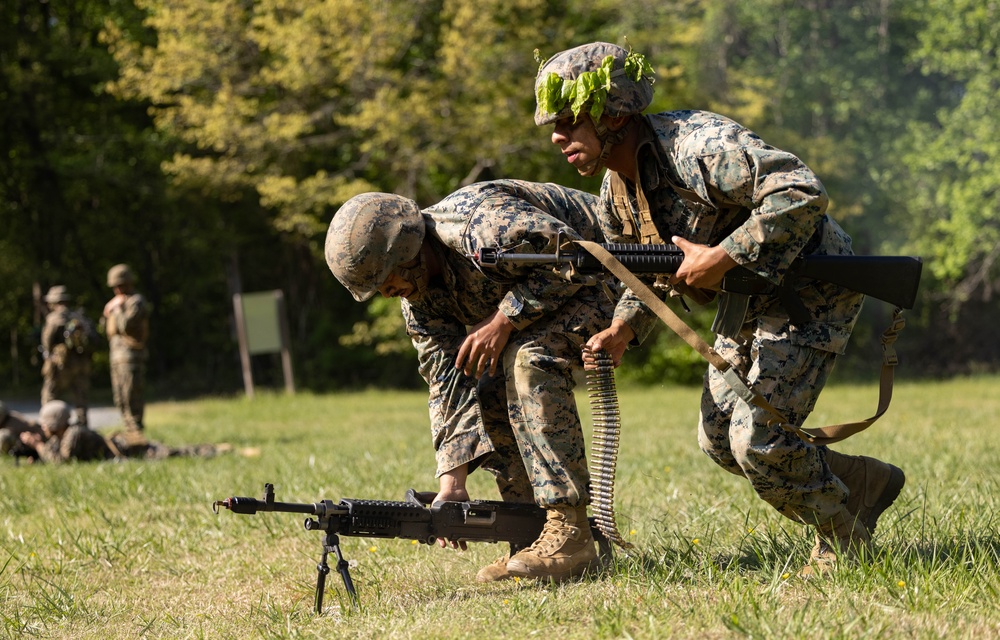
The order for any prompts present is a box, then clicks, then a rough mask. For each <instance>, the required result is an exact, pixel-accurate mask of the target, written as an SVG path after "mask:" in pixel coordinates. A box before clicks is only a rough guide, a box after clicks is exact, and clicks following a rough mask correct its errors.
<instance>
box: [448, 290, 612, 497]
mask: <svg viewBox="0 0 1000 640" xmlns="http://www.w3.org/2000/svg"><path fill="white" fill-rule="evenodd" d="M581 298H582V300H583V301H580V300H577V299H574V300H572V301H570V302H568V303H567V304H566V305H565V306H564V307H563V308H562V309H560V310H559V312H557V313H555V314H552V315H550V316H549V317H547V318H544V319H542V320H540V321H538V322H535V323H534V324H532V325H531V326H529V327H527V328H525V329H523V330H521V331H518V332H515V333H514V334H512V335H511V338H510V340H509V342H508V343H507V345H506V347H505V348H504V351H503V363H502V368H498V372H497V374H496V376H493V377H490V376H488V375H487V376H483V378H482V379H480V381H479V385H478V388H477V395H478V398H477V401H478V404H479V414H480V416H481V418H482V420H481V422H478V423H477V424H474V425H468V428H469V429H470V430H472V431H474V432H476V431H478V433H470V434H466V435H467V436H468V437H466V438H449V439H448V442H450V443H452V445H451V446H450V447H445V448H443V449H439V450H438V469H439V472H440V471H441V470H442V468H443V469H444V470H447V469H448V468H454V466H457V465H455V464H453V463H454V462H461V461H468V460H470V459H472V457H473V456H477V459H475V460H474V461H473V462H472V464H471V465H470V466H471V467H473V468H474V467H476V466H482V467H483V468H484V469H486V470H488V471H490V472H491V473H492V474H493V475H494V476H495V477H496V480H497V486H498V488H499V489H500V495H501V496H502V497H503V499H504V500H506V501H510V502H531V501H532V500H533V501H534V502H535V504H537V505H539V506H543V507H544V506H551V505H568V506H583V505H586V504H588V502H589V500H590V494H589V489H588V485H589V482H590V473H589V470H588V468H587V457H586V451H585V445H584V437H583V427H582V425H581V423H580V416H579V414H578V412H577V408H576V398H575V396H574V393H573V390H574V388H575V386H576V379H577V376H578V375H580V374H582V371H583V362H582V359H581V348H582V346H583V344H584V343H585V342H586V340H587V339H588V338H590V336H591V335H593V334H594V333H597V332H598V331H600V330H602V329H604V328H605V327H607V326H608V324H610V322H611V317H612V313H613V310H614V307H613V305H612V304H611V302H610V301H607V300H606V298H605V297H604V295H603V294H602V293H600V292H599V291H596V290H595V291H593V292H587V295H586V296H581ZM469 442H476V443H478V445H477V449H476V451H474V452H470V451H469V448H468V446H467V443H469ZM484 454H485V457H480V456H483V455H484ZM449 463H452V464H451V466H450V467H449V466H448V465H449Z"/></svg>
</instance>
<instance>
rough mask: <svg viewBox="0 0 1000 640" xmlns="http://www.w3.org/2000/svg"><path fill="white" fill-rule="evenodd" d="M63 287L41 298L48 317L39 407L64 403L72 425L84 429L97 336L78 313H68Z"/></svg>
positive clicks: (87, 321)
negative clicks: (72, 413) (72, 412)
mask: <svg viewBox="0 0 1000 640" xmlns="http://www.w3.org/2000/svg"><path fill="white" fill-rule="evenodd" d="M70 299H71V298H70V295H69V292H68V291H67V290H66V287H64V286H61V285H57V286H54V287H52V288H51V289H49V291H48V293H46V294H45V303H46V305H48V308H49V313H48V315H46V316H45V326H44V327H43V328H42V345H41V350H42V358H43V359H44V362H43V363H42V404H43V405H44V404H46V403H47V402H50V401H52V400H65V401H67V402H69V403H71V404H72V405H73V406H74V407H75V413H76V423H77V424H78V425H80V426H82V427H86V426H87V397H88V395H89V392H90V366H91V356H92V355H93V352H94V342H95V341H96V339H97V333H96V332H95V331H94V325H93V323H92V322H91V321H90V320H89V319H88V318H87V317H86V316H85V315H84V314H83V310H82V309H77V310H75V311H70V309H69V307H68V306H67V304H68V303H69V301H70Z"/></svg>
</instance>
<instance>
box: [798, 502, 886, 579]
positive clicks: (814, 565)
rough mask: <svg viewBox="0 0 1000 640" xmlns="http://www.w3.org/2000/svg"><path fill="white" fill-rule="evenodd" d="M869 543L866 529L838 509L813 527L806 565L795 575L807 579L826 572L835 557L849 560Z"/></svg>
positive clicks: (832, 565) (842, 510)
mask: <svg viewBox="0 0 1000 640" xmlns="http://www.w3.org/2000/svg"><path fill="white" fill-rule="evenodd" d="M870 543H871V535H869V534H868V529H866V528H865V526H864V525H863V524H861V521H860V520H858V519H857V518H855V517H854V515H853V514H851V513H849V512H848V511H847V509H846V508H842V509H841V510H840V511H839V512H837V514H836V515H835V516H834V517H833V518H831V519H830V520H829V521H827V522H825V523H823V524H820V525H817V526H816V545H815V546H814V547H813V549H812V553H810V554H809V564H807V565H806V566H805V567H804V568H803V569H802V570H801V571H800V572H799V575H800V576H802V577H803V578H808V577H810V576H814V575H822V574H824V573H827V572H828V571H831V570H833V569H834V567H835V566H836V563H837V561H838V559H843V560H853V559H854V558H856V557H857V554H858V552H860V551H861V550H862V549H868V548H869V544H870Z"/></svg>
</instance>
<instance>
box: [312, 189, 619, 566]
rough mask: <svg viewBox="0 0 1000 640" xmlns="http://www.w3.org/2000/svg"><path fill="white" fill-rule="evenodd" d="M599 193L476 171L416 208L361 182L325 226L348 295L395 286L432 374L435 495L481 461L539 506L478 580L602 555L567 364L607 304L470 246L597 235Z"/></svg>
mask: <svg viewBox="0 0 1000 640" xmlns="http://www.w3.org/2000/svg"><path fill="white" fill-rule="evenodd" d="M595 205H596V198H594V196H592V195H590V194H586V193H582V192H579V191H574V190H571V189H566V188H564V187H560V186H558V185H552V184H537V183H529V182H522V181H516V180H498V181H494V182H485V183H479V184H473V185H471V186H469V187H465V188H463V189H460V190H459V191H456V192H455V193H453V194H452V195H450V196H448V197H447V198H445V199H444V200H443V201H441V202H439V203H438V204H436V205H433V206H431V207H429V208H427V209H424V210H423V211H421V210H420V209H419V207H418V206H417V203H415V202H413V201H412V200H409V199H407V198H403V197H400V196H395V195H390V194H384V193H367V194H363V195H360V196H357V197H354V198H352V199H351V200H349V201H348V202H346V203H345V204H344V205H343V206H342V207H341V208H340V210H339V211H338V212H337V214H336V215H335V216H334V218H333V220H332V221H331V223H330V228H329V230H328V233H327V236H326V261H327V265H328V266H329V267H330V270H331V271H332V272H333V274H334V276H336V278H337V280H339V281H340V283H341V284H342V285H344V287H346V288H347V289H348V291H350V292H351V294H352V295H353V296H354V298H355V299H356V300H358V301H363V300H367V299H369V298H371V297H372V296H373V295H375V294H376V293H381V294H382V295H383V296H385V297H400V298H402V311H403V316H404V319H405V323H406V330H407V333H408V334H409V336H410V338H411V339H412V341H413V345H414V347H415V348H416V350H417V354H418V357H419V368H420V374H421V375H422V376H423V378H424V379H425V380H426V381H427V384H428V386H429V388H430V398H429V408H430V418H431V432H432V438H433V442H434V448H435V450H436V452H437V453H436V457H437V473H436V475H437V477H438V479H439V492H438V494H437V496H436V498H435V499H436V500H468V499H469V494H468V491H467V489H466V477H467V475H468V473H469V472H471V471H472V470H474V469H476V468H479V467H482V468H485V469H487V470H488V471H490V472H491V473H492V474H493V475H494V476H495V478H496V482H497V486H498V488H499V490H500V495H501V497H502V498H503V500H505V501H509V502H532V501H534V502H535V503H536V504H538V505H539V506H541V507H543V508H545V509H546V510H547V515H548V517H547V522H546V525H545V527H544V529H543V531H542V534H541V536H540V537H539V539H538V540H537V541H536V542H535V543H534V544H532V545H531V546H529V547H527V548H525V549H511V555H510V556H507V557H504V558H501V559H499V560H497V561H496V562H495V563H493V564H491V565H488V566H487V567H485V568H483V569H482V570H481V571H479V573H478V575H477V579H478V580H479V581H481V582H487V581H496V580H503V579H505V578H508V577H511V576H524V577H537V578H545V579H552V580H562V579H565V578H569V577H571V576H576V575H580V574H582V573H583V572H584V571H586V570H587V569H588V568H589V567H591V566H592V563H593V562H594V561H595V559H596V557H597V554H596V550H595V545H594V539H593V537H592V534H591V531H590V525H589V523H588V521H587V504H588V501H589V494H588V487H587V485H588V481H589V474H588V471H587V464H586V455H585V451H584V440H583V432H582V428H581V424H580V418H579V416H578V414H577V410H576V404H575V401H574V397H573V388H574V386H575V383H574V377H573V376H574V372H576V371H581V370H582V360H581V357H580V349H581V347H582V346H583V343H584V342H585V340H586V339H587V338H588V337H589V336H590V335H592V334H593V332H595V331H597V330H599V329H600V328H602V327H604V326H606V325H607V323H608V322H609V321H610V318H611V315H610V314H611V311H612V309H613V307H614V304H613V302H612V301H611V300H610V299H609V298H608V297H607V296H606V295H605V294H604V293H603V292H602V290H601V289H599V288H597V287H581V286H580V285H577V284H572V283H570V282H568V281H567V280H565V279H563V278H561V277H559V276H557V275H556V274H555V273H553V272H552V270H551V269H549V268H547V267H524V266H504V267H501V268H499V269H497V270H496V272H495V273H494V272H490V273H489V274H486V273H484V272H482V271H480V270H479V269H478V267H477V265H476V263H475V262H474V261H473V260H472V258H471V256H472V255H473V254H475V253H476V252H478V251H479V250H480V249H481V248H482V247H487V246H489V247H492V246H496V245H498V244H499V245H500V246H501V247H503V248H512V247H523V248H524V250H525V251H529V252H538V251H554V250H555V248H556V247H555V243H556V242H557V237H558V234H560V233H562V234H563V235H565V236H567V237H568V238H574V239H577V238H580V237H581V236H582V237H583V238H584V239H589V240H594V241H598V242H600V241H602V240H603V238H602V236H601V233H600V231H599V229H598V227H597V222H596V218H595V215H594V207H595ZM441 543H442V545H444V544H445V541H441Z"/></svg>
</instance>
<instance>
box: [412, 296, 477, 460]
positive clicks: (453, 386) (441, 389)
mask: <svg viewBox="0 0 1000 640" xmlns="http://www.w3.org/2000/svg"><path fill="white" fill-rule="evenodd" d="M403 315H404V317H405V318H406V324H407V331H408V333H410V338H411V340H412V341H413V346H414V347H415V348H416V350H417V358H418V361H419V370H420V375H421V377H423V379H424V381H425V382H427V387H428V390H429V395H428V400H427V407H428V411H429V414H430V422H431V439H432V441H433V444H434V451H435V457H436V460H437V475H438V476H440V475H441V474H442V473H444V472H445V471H450V470H452V469H454V468H456V467H459V466H461V465H463V464H465V463H468V462H472V461H473V460H476V459H478V458H480V457H482V456H483V455H485V454H487V453H489V452H490V451H492V446H491V445H490V442H489V439H488V437H487V436H486V435H485V429H484V427H483V425H482V418H481V415H482V414H481V412H480V409H479V396H478V394H477V392H476V389H477V385H478V380H476V379H475V378H472V377H469V376H467V375H465V374H464V373H463V372H462V371H460V370H459V369H457V368H456V367H455V358H456V355H457V354H458V348H459V345H461V343H462V341H463V340H464V339H465V335H466V329H465V326H464V325H462V324H461V323H458V322H449V321H447V320H441V319H431V318H428V317H423V314H421V313H420V312H419V311H418V310H414V309H412V307H410V306H409V305H407V304H406V303H405V302H404V304H403Z"/></svg>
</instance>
